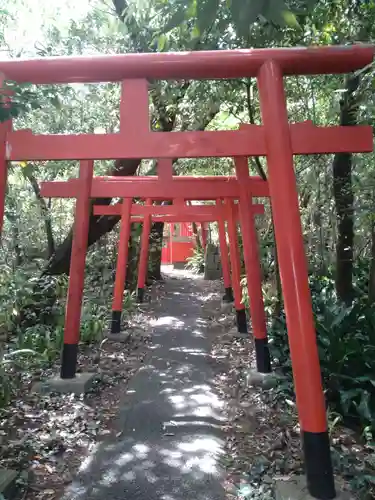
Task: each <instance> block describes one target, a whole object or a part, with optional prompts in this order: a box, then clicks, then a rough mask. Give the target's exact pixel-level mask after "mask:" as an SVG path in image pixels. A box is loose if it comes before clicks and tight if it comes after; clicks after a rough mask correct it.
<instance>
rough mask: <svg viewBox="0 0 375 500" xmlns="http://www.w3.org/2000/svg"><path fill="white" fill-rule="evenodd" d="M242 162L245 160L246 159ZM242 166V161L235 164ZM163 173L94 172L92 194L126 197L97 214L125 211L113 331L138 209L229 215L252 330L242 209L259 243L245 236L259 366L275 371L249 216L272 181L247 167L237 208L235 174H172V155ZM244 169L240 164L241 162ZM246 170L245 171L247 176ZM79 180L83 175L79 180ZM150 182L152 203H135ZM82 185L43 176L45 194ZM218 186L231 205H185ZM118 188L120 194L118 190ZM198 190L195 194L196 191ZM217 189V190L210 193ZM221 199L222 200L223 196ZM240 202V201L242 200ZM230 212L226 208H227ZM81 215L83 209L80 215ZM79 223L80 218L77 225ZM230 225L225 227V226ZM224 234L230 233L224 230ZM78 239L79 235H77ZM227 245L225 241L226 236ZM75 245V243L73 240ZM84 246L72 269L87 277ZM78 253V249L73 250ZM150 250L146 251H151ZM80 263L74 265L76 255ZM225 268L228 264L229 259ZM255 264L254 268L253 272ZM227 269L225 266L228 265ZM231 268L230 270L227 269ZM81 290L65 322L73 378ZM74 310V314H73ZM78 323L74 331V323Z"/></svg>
mask: <svg viewBox="0 0 375 500" xmlns="http://www.w3.org/2000/svg"><path fill="white" fill-rule="evenodd" d="M243 166H245V164H244V163H243ZM236 168H237V167H236ZM159 170H160V172H161V173H160V174H159V176H154V177H153V178H149V177H133V178H131V179H129V178H122V177H120V178H118V177H95V178H93V180H92V185H91V196H92V197H103V198H109V197H110V196H113V197H115V196H116V197H123V198H125V200H124V203H122V204H120V205H119V204H117V205H113V206H107V207H105V206H99V207H96V209H95V211H94V215H109V214H113V213H115V214H120V215H121V227H120V242H119V255H118V260H117V268H116V283H115V293H114V299H113V308H112V311H113V312H112V323H111V331H112V333H118V332H119V331H120V326H121V311H122V301H123V292H124V285H125V280H126V263H127V259H128V245H127V243H126V242H128V240H129V235H130V223H131V216H132V215H133V216H134V215H144V216H145V215H148V216H150V215H155V216H159V218H160V216H161V215H169V216H170V215H177V216H178V220H179V221H180V222H181V221H184V220H186V219H188V220H189V221H197V222H198V219H199V218H202V215H204V216H205V220H206V221H209V220H218V221H219V224H221V223H224V220H225V219H227V220H228V233H229V241H230V255H231V261H232V275H233V279H232V287H233V291H234V302H235V309H236V320H237V328H238V331H239V332H241V333H246V332H247V321H246V311H245V308H244V305H243V304H242V290H241V286H240V271H241V266H240V257H239V248H238V240H237V230H236V227H235V223H236V222H235V221H236V218H237V217H238V212H239V214H240V219H241V226H242V227H243V234H244V235H246V234H248V235H250V236H251V235H253V239H252V240H251V242H250V246H254V248H248V244H249V242H248V240H249V238H246V237H245V238H243V240H244V253H246V252H247V257H246V258H245V262H246V267H247V272H248V280H249V282H250V283H251V285H248V290H249V297H251V300H250V310H251V317H252V322H253V330H254V343H255V344H256V361H257V368H258V370H259V371H261V372H263V373H267V372H269V371H270V355H269V349H268V343H267V333H266V323H265V315H264V305H263V298H262V291H261V274H260V263H259V256H258V252H257V248H255V247H257V240H256V232H255V226H254V222H253V221H252V218H251V217H250V218H249V217H248V215H249V214H251V210H252V209H251V206H252V196H258V197H260V196H262V197H264V196H268V185H267V182H265V181H263V180H262V179H260V178H259V177H249V172H248V169H247V170H246V172H245V171H244V177H243V178H242V179H241V180H242V183H243V186H244V187H245V189H247V190H248V191H247V192H248V193H249V196H250V197H248V198H244V200H243V203H244V204H245V203H246V204H247V209H246V207H244V208H245V210H242V211H241V208H239V209H238V208H237V206H236V205H233V202H232V201H231V200H230V199H229V198H230V197H232V198H240V197H241V189H242V187H241V181H239V180H238V179H237V178H236V177H231V176H229V177H224V176H217V177H214V178H207V177H185V176H183V177H178V176H173V175H172V161H171V160H159V168H158V171H159ZM239 170H241V169H240V167H239ZM245 176H246V177H245ZM78 182H79V181H78ZM145 182H146V183H149V185H150V192H151V190H152V193H153V194H152V197H151V195H150V197H149V198H148V199H147V200H148V205H146V206H142V205H132V197H137V198H140V197H143V196H144V191H146V192H148V191H147V188H146V189H144V183H145ZM210 185H214V187H215V190H214V191H213V190H212V189H211V191H210V190H209V189H208V186H210ZM113 189H115V191H113ZM80 191H81V189H80V186H79V184H77V180H69V181H51V182H42V184H41V194H42V196H45V197H60V198H61V197H77V196H78V197H79V196H80V194H79V193H80ZM172 192H173V193H174V197H172V198H173V199H174V200H176V203H177V204H176V205H174V206H173V205H172V206H170V205H166V206H160V205H158V206H152V205H151V202H152V199H159V198H161V199H166V198H168V197H169V198H170V197H171V196H170V193H172ZM214 192H215V193H216V194H218V193H227V196H226V200H227V209H226V211H223V210H222V209H221V208H220V206H217V207H214V206H212V205H211V206H210V205H206V206H200V207H196V206H186V205H184V200H186V199H190V198H191V199H208V197H209V198H213V197H214V196H213V194H214ZM114 193H115V194H114ZM194 193H195V194H194ZM211 193H212V194H211ZM220 204H221V201H220ZM240 205H241V204H240ZM253 210H254V213H260V212H261V211H263V207H261V208H260V207H259V206H257V205H255V206H253ZM225 212H226V213H225ZM77 217H78V215H77ZM76 227H79V224H77V225H76ZM224 231H225V228H224ZM224 238H225V233H224ZM221 243H222V248H223V251H224V252H225V246H224V241H223V238H221ZM73 245H74V240H73ZM225 245H226V242H225ZM73 248H74V246H73ZM82 253H83V252H82V250H80V256H79V257H77V259H74V258H73V255H72V261H71V269H70V274H72V273H73V274H75V275H77V274H78V275H82V278H81V281H82V282H83V273H84V259H83V260H82V256H81V254H82ZM72 254H73V251H72ZM146 255H147V254H146ZM76 260H77V262H79V263H80V264H79V265H78V264H77V266H76V265H75V261H76ZM145 265H146V264H145V261H143V264H142V269H141V274H143V273H145V270H144V269H143V266H145ZM224 269H225V264H224ZM250 270H251V272H250ZM224 273H225V274H227V273H226V270H225V271H224ZM228 273H229V270H228ZM225 282H226V285H225V288H226V297H230V296H231V294H232V288H231V286H230V278H229V277H226V278H225ZM76 289H77V294H76V296H75V297H74V298H72V299H71V304H72V309H69V308H67V319H66V325H65V332H66V341H65V342H64V345H67V346H74V349H75V355H74V357H73V355H71V356H67V357H65V358H64V356H63V363H62V366H61V374H62V377H63V378H69V377H72V376H74V375H75V372H76V361H77V354H76V351H77V346H78V340H79V329H78V327H77V324H78V323H77V322H78V317H79V315H80V303H81V300H82V297H81V295H78V291H80V290H81V289H80V288H79V287H77V288H76ZM68 315H69V317H68ZM70 315H71V316H74V317H76V318H77V320H76V321H73V320H71V319H70ZM71 323H72V324H73V325H74V328H75V329H74V331H73V330H72V328H71V327H70V326H69V325H70V324H71ZM72 348H73V347H66V350H67V352H69V351H70V350H72Z"/></svg>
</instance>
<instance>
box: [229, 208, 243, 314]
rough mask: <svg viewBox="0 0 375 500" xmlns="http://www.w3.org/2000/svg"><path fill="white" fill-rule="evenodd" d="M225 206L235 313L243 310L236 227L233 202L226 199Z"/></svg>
mask: <svg viewBox="0 0 375 500" xmlns="http://www.w3.org/2000/svg"><path fill="white" fill-rule="evenodd" d="M225 205H226V209H227V226H228V239H229V254H230V263H231V268H232V289H233V295H234V305H235V308H236V310H237V311H240V310H241V309H244V308H245V306H244V304H242V289H241V283H240V281H241V262H240V249H239V245H238V234H237V225H236V220H235V217H234V203H233V200H230V199H226V200H225Z"/></svg>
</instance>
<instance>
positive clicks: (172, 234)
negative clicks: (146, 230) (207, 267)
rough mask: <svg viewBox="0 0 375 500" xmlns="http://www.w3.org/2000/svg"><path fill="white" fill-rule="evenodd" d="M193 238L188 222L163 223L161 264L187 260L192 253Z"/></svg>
mask: <svg viewBox="0 0 375 500" xmlns="http://www.w3.org/2000/svg"><path fill="white" fill-rule="evenodd" d="M194 248H195V239H194V234H193V229H192V225H191V223H189V222H183V223H171V224H165V225H164V234H163V248H162V253H161V262H162V264H175V263H182V262H187V259H188V258H189V257H191V256H192V255H193V253H194Z"/></svg>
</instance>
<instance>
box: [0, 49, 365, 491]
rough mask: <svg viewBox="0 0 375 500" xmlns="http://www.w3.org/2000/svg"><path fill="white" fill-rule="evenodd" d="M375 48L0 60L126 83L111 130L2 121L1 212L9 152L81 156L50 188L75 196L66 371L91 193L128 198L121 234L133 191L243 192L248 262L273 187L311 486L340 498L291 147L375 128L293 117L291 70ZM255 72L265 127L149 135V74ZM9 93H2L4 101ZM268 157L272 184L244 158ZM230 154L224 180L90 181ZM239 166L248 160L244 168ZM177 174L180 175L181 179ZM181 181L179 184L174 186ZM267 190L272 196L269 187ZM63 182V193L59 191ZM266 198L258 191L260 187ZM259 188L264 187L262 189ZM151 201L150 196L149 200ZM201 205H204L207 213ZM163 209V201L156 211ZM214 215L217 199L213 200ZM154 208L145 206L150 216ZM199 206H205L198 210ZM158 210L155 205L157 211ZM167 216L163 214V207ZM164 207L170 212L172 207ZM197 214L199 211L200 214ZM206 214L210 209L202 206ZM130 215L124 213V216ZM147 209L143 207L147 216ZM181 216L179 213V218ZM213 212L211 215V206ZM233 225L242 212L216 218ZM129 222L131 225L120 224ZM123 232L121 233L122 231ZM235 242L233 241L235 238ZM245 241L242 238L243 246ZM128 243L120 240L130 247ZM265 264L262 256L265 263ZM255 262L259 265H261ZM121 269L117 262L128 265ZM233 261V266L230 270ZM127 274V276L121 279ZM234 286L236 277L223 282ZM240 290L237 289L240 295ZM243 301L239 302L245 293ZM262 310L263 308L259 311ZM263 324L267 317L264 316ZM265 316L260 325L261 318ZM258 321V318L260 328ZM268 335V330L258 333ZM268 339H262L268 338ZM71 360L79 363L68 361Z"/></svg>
mask: <svg viewBox="0 0 375 500" xmlns="http://www.w3.org/2000/svg"><path fill="white" fill-rule="evenodd" d="M373 55H374V49H373V47H372V46H366V45H362V44H356V45H353V46H334V47H311V48H305V47H303V48H283V49H249V50H234V51H197V52H188V53H187V52H180V53H153V54H122V55H102V56H87V57H55V58H43V59H33V60H22V59H15V60H7V61H0V73H1V74H2V78H4V79H8V80H13V81H16V82H18V83H22V82H28V83H33V84H64V83H65V84H66V83H77V82H79V83H96V82H121V88H122V91H121V100H120V131H119V133H115V134H78V135H34V134H32V132H31V131H28V130H20V131H13V130H12V126H11V123H10V122H6V123H3V124H1V125H0V221H1V222H2V220H3V214H4V198H5V190H6V178H7V163H8V162H11V161H16V162H17V161H25V160H27V161H47V160H79V161H80V173H79V178H78V179H76V180H71V181H68V182H66V183H64V182H63V183H58V182H56V183H52V184H49V185H48V186H45V187H44V188H43V189H44V194H46V193H47V190H48V196H58V197H60V196H62V195H64V196H69V197H74V198H76V215H75V226H74V238H73V248H72V255H71V265H70V278H69V288H68V299H67V310H66V320H65V332H64V347H63V353H62V366H63V369H62V376H65V377H74V375H75V368H74V367H75V365H76V359H77V343H78V338H79V323H80V309H81V297H82V290H83V278H84V276H83V275H84V263H85V253H86V248H87V234H88V225H89V213H90V210H91V204H90V198H98V197H105V198H107V197H108V198H111V197H118V198H122V199H124V202H123V203H122V208H121V210H122V212H121V214H122V226H121V229H122V233H125V239H126V232H127V231H128V230H129V214H130V213H131V217H132V216H133V214H134V216H137V213H136V210H145V211H146V210H150V211H151V214H152V210H153V208H142V209H141V208H137V207H134V206H133V205H132V198H135V197H137V198H142V199H144V200H148V199H150V200H162V201H163V200H176V198H178V199H181V198H182V200H188V199H197V186H204V187H202V188H199V189H201V191H200V194H199V195H198V199H202V193H204V194H203V196H204V197H205V198H206V199H208V200H217V199H219V198H220V199H226V200H229V201H227V202H226V208H225V210H228V212H229V211H230V210H233V199H237V200H239V206H238V210H239V218H240V222H241V223H242V222H243V221H246V223H245V226H242V232H243V239H244V243H245V247H246V245H247V251H245V255H244V256H245V265H246V267H247V271H248V272H249V270H250V271H251V272H252V273H253V272H254V270H255V268H252V267H251V265H250V266H249V265H247V264H248V263H247V262H246V259H250V258H251V259H253V260H254V262H255V260H257V259H255V257H254V255H255V252H256V245H252V241H253V240H252V235H251V232H250V228H252V227H253V224H252V223H249V221H252V220H253V213H252V211H253V210H254V208H253V207H251V204H252V197H258V196H259V195H260V193H259V191H258V192H257V190H263V189H264V190H267V194H269V197H270V201H271V208H272V216H273V221H274V227H275V236H276V242H277V249H278V259H279V269H280V278H281V284H282V291H283V297H284V304H285V313H286V321H287V328H288V339H289V344H290V352H291V361H292V366H293V375H294V384H295V392H296V400H297V407H298V414H299V421H300V428H301V436H302V443H303V449H304V456H305V469H306V476H307V487H308V491H309V492H310V494H311V495H312V496H313V497H315V498H318V499H321V500H329V499H332V498H335V496H336V491H335V484H334V478H333V471H332V463H331V455H330V444H329V437H328V432H327V419H326V405H325V399H324V394H323V390H322V381H321V373H320V365H319V357H318V349H317V343H316V333H315V328H314V319H313V314H312V307H311V296H310V290H309V286H308V273H307V265H306V256H305V251H304V242H303V238H302V228H301V221H300V213H299V205H298V195H297V187H296V178H295V173H294V166H293V155H304V154H319V153H322V154H324V153H357V152H371V151H372V148H373V137H372V127H370V126H354V127H350V126H345V127H341V126H334V127H318V126H315V125H314V124H313V123H312V122H301V123H289V121H288V113H287V107H286V98H285V90H284V82H283V77H284V76H292V75H317V74H340V73H349V72H351V71H355V70H359V69H361V68H363V67H365V66H367V65H368V64H370V63H371V62H372V60H373ZM244 77H247V78H251V77H254V78H256V79H257V83H258V89H259V100H260V111H261V118H262V125H244V126H242V127H240V128H239V130H221V131H197V132H189V131H184V132H163V133H160V132H153V131H151V130H150V116H149V95H148V82H149V81H154V80H199V79H212V80H213V79H234V78H244ZM9 98H10V97H9V96H8V95H3V101H4V102H5V103H6V102H7V101H8V100H9ZM249 156H264V157H266V161H267V167H268V185H267V183H266V182H264V181H261V180H259V179H254V178H249V179H248V180H247V182H244V179H243V178H242V176H243V177H245V176H246V177H248V175H249V172H248V167H247V158H248V157H249ZM202 157H231V158H235V159H236V169H237V171H236V176H237V179H231V178H230V179H229V180H228V182H224V183H223V181H221V180H219V181H216V180H213V179H212V178H208V179H207V178H206V180H205V178H204V177H203V178H200V179H183V178H182V180H180V179H177V178H174V177H172V179H171V177H170V176H169V173H168V168H163V164H161V165H160V164H159V171H158V179H156V180H155V179H145V178H141V177H138V178H133V179H131V180H123V179H119V178H118V177H117V178H116V177H106V178H100V179H98V178H95V177H94V178H93V160H101V159H106V160H115V159H123V158H129V159H139V158H143V159H164V160H166V159H175V158H202ZM241 165H242V167H241ZM180 183H181V184H180ZM179 186H181V187H179ZM268 189H269V193H268ZM63 190H65V194H64V193H63ZM260 196H262V195H260ZM263 196H265V194H264V193H263ZM146 207H147V205H146ZM202 209H203V207H200V210H202ZM158 210H160V209H159V208H158ZM216 210H218V212H219V211H220V210H223V208H222V207H220V205H219V208H216ZM149 214H150V212H148V213H147V214H146V215H149ZM202 214H204V213H203V212H202ZM159 215H160V212H159ZM161 215H163V214H161ZM167 215H168V214H167ZM193 215H194V218H195V220H197V219H199V217H197V215H195V214H193ZM204 215H205V214H204ZM124 216H125V217H124ZM139 216H140V217H143V216H144V214H142V213H141V214H140V215H139ZM181 217H182V215H181V216H178V218H179V221H181ZM210 217H211V215H210ZM224 217H225V219H226V220H227V223H228V229H229V233H230V232H231V231H233V227H232V229H231V225H234V224H235V219H236V217H235V214H233V216H228V215H227V214H225V215H224V216H221V215H220V214H219V213H216V214H215V218H216V220H218V221H219V223H220V221H222V220H224ZM124 220H125V221H126V220H127V221H128V223H126V222H125V223H124ZM122 238H123V239H124V236H123V235H122ZM230 240H231V238H230ZM246 242H247V243H246ZM125 249H126V245H122V246H120V248H119V251H120V252H122V253H123V252H125V251H126V250H125ZM231 261H232V262H231V263H232V286H233V287H234V291H235V295H236V290H235V287H236V286H237V282H238V280H237V279H235V277H236V272H237V271H236V266H237V265H238V261H237V257H235V258H233V256H232V258H231ZM258 267H259V265H258ZM258 267H257V269H258ZM124 268H125V266H123V267H122V272H124ZM233 269H234V273H233ZM257 272H258V271H256V272H255V278H254V274H251V276H250V282H249V285H250V288H251V287H252V286H253V285H252V284H253V283H255V282H257V285H256V286H255V285H254V290H255V289H256V288H257V286H259V282H258V277H257ZM122 281H123V280H121V282H122ZM227 284H229V283H227ZM258 292H259V290H258V291H256V290H255V292H254V293H255V294H256V295H252V294H250V312H251V315H252V322H253V328H254V337H255V338H256V339H258V337H257V336H256V327H255V324H254V322H255V315H254V313H255V314H256V311H257V309H256V308H255V309H254V308H253V304H252V300H253V299H254V296H255V297H257V300H259V293H258ZM235 298H236V297H235ZM236 307H240V304H239V302H238V294H237V300H236ZM258 312H259V311H258ZM262 321H263V320H262ZM262 324H263V323H262ZM262 328H263V326H262ZM262 338H263V339H265V338H266V337H265V336H264V337H262ZM264 344H265V341H264ZM72 367H73V369H72Z"/></svg>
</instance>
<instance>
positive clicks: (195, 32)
mask: <svg viewBox="0 0 375 500" xmlns="http://www.w3.org/2000/svg"><path fill="white" fill-rule="evenodd" d="M149 3H150V4H153V7H154V8H155V9H156V10H159V11H160V12H161V13H162V14H163V16H164V18H165V19H166V20H167V21H166V23H165V24H164V26H163V28H162V31H163V33H168V32H170V31H171V30H173V29H175V28H180V29H181V28H182V27H187V29H191V33H192V37H193V38H195V37H197V36H199V35H202V34H204V33H205V32H210V31H212V30H213V29H214V27H216V26H218V27H220V30H222V31H225V30H226V29H228V27H229V26H234V28H235V30H236V32H237V34H238V36H239V37H243V38H248V37H249V34H250V28H251V26H252V25H254V24H256V23H257V24H259V25H266V24H270V25H272V26H277V27H283V28H285V27H291V28H300V25H299V23H298V20H297V17H296V13H297V12H298V14H299V15H303V16H306V14H307V13H308V12H310V11H311V10H312V9H313V7H314V6H315V4H316V3H317V0H307V1H295V2H292V3H289V2H288V4H287V3H286V2H285V1H284V0H272V1H269V0H226V1H222V0H174V1H172V2H165V1H163V0H157V1H155V2H149ZM290 5H291V7H290Z"/></svg>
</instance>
